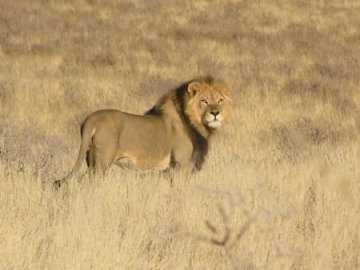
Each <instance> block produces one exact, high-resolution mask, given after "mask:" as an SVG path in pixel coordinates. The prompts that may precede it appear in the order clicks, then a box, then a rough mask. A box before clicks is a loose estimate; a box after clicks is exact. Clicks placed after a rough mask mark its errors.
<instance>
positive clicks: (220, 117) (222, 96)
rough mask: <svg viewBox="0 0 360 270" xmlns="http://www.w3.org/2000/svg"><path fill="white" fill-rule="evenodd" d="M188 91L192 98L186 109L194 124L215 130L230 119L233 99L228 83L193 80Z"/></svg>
mask: <svg viewBox="0 0 360 270" xmlns="http://www.w3.org/2000/svg"><path fill="white" fill-rule="evenodd" d="M188 92H189V95H190V98H189V100H188V103H187V109H186V111H187V113H188V115H189V116H190V118H191V120H192V121H193V122H194V124H196V125H202V126H205V127H207V128H209V129H212V130H215V129H217V128H218V127H220V126H222V125H223V124H224V123H225V122H226V121H227V120H228V117H229V115H230V112H231V99H230V98H229V96H228V95H229V92H230V90H229V87H228V86H227V85H225V84H221V83H213V84H209V83H207V82H193V83H190V84H189V86H188Z"/></svg>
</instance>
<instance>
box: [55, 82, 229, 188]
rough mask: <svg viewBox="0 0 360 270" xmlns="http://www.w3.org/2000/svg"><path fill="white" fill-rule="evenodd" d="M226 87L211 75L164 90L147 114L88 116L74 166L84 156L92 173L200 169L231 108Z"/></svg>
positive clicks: (106, 112) (115, 112) (104, 112)
mask: <svg viewBox="0 0 360 270" xmlns="http://www.w3.org/2000/svg"><path fill="white" fill-rule="evenodd" d="M229 92H230V89H229V87H228V86H227V85H226V84H224V83H222V82H220V81H214V79H212V78H205V79H199V80H194V81H190V82H188V83H185V84H183V85H181V86H180V87H179V88H177V89H175V90H172V91H170V92H168V93H166V94H165V95H164V96H163V97H161V98H160V100H159V101H158V102H157V103H156V105H155V106H154V107H153V108H152V109H150V110H149V111H148V112H146V113H145V115H134V114H129V113H125V112H121V111H118V110H100V111H96V112H94V113H92V114H90V115H89V116H88V117H87V118H86V119H85V121H84V122H83V123H82V125H81V137H82V140H81V145H80V150H79V156H78V159H77V161H76V163H75V166H74V168H73V169H72V171H71V172H70V173H69V175H68V176H66V177H65V178H64V179H62V180H58V181H56V185H58V186H59V185H60V184H61V183H62V182H63V181H66V180H67V179H69V178H70V177H72V176H73V175H74V174H76V173H77V172H78V171H79V169H80V167H81V164H82V163H83V161H84V159H86V163H87V165H88V167H89V169H91V171H94V172H97V171H100V172H103V173H104V172H105V171H106V170H107V169H108V168H109V166H110V165H111V164H113V163H117V164H118V165H120V166H123V167H129V166H130V167H135V168H141V169H155V170H165V169H167V168H169V167H172V166H174V165H179V166H181V167H187V168H192V169H195V170H200V169H201V167H202V165H203V162H204V160H205V157H206V154H207V151H208V139H209V137H210V136H211V135H212V134H213V133H214V131H215V130H216V129H217V128H219V127H220V126H221V125H222V124H223V123H225V122H226V121H227V119H228V117H229V114H230V112H231V99H230V97H229Z"/></svg>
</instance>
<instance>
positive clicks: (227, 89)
mask: <svg viewBox="0 0 360 270" xmlns="http://www.w3.org/2000/svg"><path fill="white" fill-rule="evenodd" d="M221 92H222V93H223V94H224V95H226V96H229V95H230V94H231V88H230V86H229V85H227V84H223V85H222V86H221Z"/></svg>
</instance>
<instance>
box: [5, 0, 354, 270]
mask: <svg viewBox="0 0 360 270" xmlns="http://www.w3.org/2000/svg"><path fill="white" fill-rule="evenodd" d="M207 75H212V76H213V77H215V78H218V79H221V80H223V81H225V82H227V83H228V84H229V85H230V86H231V88H232V99H233V106H234V112H233V115H232V118H231V121H230V122H229V123H228V124H227V125H225V126H224V127H222V128H221V129H219V130H218V133H216V134H215V135H214V136H213V137H212V138H211V141H210V150H209V153H208V156H207V159H206V162H205V164H204V167H203V170H201V171H200V172H199V173H196V174H192V175H191V176H190V177H187V175H186V174H184V173H183V172H182V171H181V170H179V171H177V172H175V173H174V175H173V178H172V179H169V177H168V176H167V175H165V174H163V173H161V172H153V171H131V170H123V169H121V168H119V167H117V166H112V167H111V169H110V170H109V171H108V172H107V174H106V175H105V176H104V177H95V178H94V179H91V178H89V177H87V176H85V177H83V178H82V179H72V180H71V181H69V184H68V185H67V186H64V188H60V189H59V190H55V189H54V188H53V182H54V181H55V180H56V179H59V178H62V177H64V176H65V175H66V174H67V173H68V172H69V171H70V169H71V168H72V166H73V165H74V163H75V160H76V157H77V153H78V149H79V145H80V124H81V122H82V121H83V120H84V119H85V117H86V116H87V115H88V114H90V113H91V112H93V111H95V110H98V109H104V108H113V109H119V110H122V111H126V112H129V113H134V114H143V113H144V112H145V111H147V110H148V109H150V108H151V107H152V105H154V104H155V103H156V101H157V100H158V99H159V98H160V97H161V96H162V95H163V94H164V93H166V92H167V91H170V90H172V89H174V88H176V87H178V86H179V85H180V84H182V83H183V82H185V81H188V80H191V79H193V78H197V77H202V76H207ZM359 108H360V2H359V1H358V0H328V1H323V0H319V1H304V0H291V1H290V0H251V1H250V0H196V1H195V0H192V1H190V0H185V1H175V0H167V1H149V0H74V1H72V0H62V1H60V0H49V1H47V0H32V1H30V0H24V1H20V0H2V1H1V2H0V269H51V270H53V269H71V270H73V269H96V270H97V269H139V270H140V269H141V270H142V269H171V270H172V269H206V270H210V269H214V270H215V269H216V270H219V269H321V270H323V269H360V199H359V198H360V109H359ZM85 171H86V165H85V162H84V165H83V167H82V172H85Z"/></svg>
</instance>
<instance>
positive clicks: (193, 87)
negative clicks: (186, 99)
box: [187, 82, 201, 97]
mask: <svg viewBox="0 0 360 270" xmlns="http://www.w3.org/2000/svg"><path fill="white" fill-rule="evenodd" d="M187 90H188V92H189V93H190V96H192V97H193V96H195V95H196V93H198V92H199V91H200V90H201V85H200V83H198V82H192V83H189V85H188V88H187Z"/></svg>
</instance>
